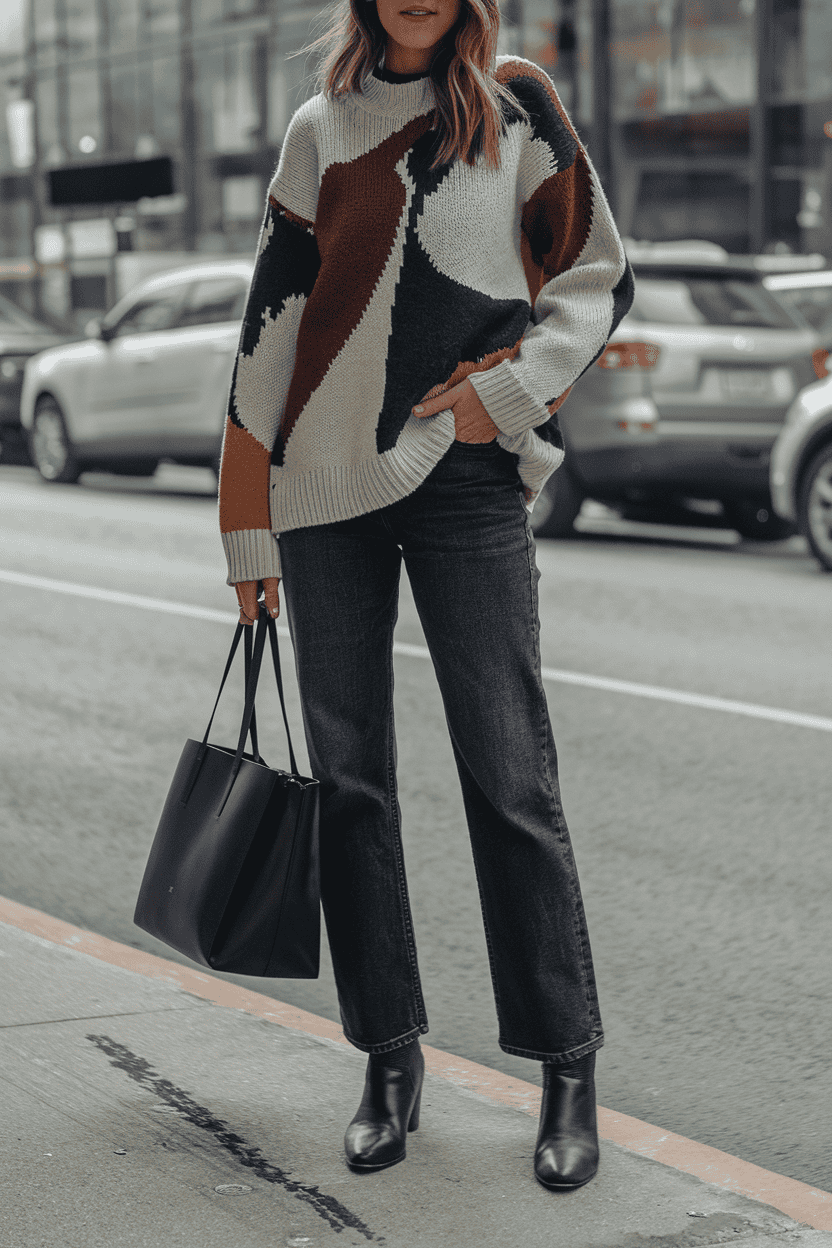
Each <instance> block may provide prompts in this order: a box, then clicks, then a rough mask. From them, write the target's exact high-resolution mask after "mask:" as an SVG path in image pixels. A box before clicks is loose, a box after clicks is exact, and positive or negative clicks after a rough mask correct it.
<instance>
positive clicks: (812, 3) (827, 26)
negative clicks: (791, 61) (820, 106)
mask: <svg viewBox="0 0 832 1248" xmlns="http://www.w3.org/2000/svg"><path fill="white" fill-rule="evenodd" d="M803 58H804V63H805V67H806V69H805V73H806V98H807V99H808V100H832V5H831V4H830V3H829V0H803ZM830 115H832V114H830Z"/></svg>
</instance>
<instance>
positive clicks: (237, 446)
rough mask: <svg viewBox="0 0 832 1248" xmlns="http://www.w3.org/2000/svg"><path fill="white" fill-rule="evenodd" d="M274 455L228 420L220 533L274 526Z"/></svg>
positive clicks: (223, 456) (222, 472) (223, 451)
mask: <svg viewBox="0 0 832 1248" xmlns="http://www.w3.org/2000/svg"><path fill="white" fill-rule="evenodd" d="M270 467H271V454H270V452H269V451H267V450H266V448H265V446H263V445H262V443H260V442H258V441H257V439H256V438H253V437H252V436H251V434H250V433H249V432H248V430H247V429H241V428H240V426H239V425H235V424H234V422H233V421H231V420H228V421H226V425H225V441H224V443H223V448H222V468H221V471H220V532H221V533H235V532H237V531H238V530H239V529H271V527H272V519H271V515H270V513H269V476H270Z"/></svg>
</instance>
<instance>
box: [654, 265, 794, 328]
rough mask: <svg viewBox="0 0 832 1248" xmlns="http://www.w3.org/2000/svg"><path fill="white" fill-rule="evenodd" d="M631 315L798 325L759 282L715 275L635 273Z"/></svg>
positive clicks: (675, 321)
mask: <svg viewBox="0 0 832 1248" xmlns="http://www.w3.org/2000/svg"><path fill="white" fill-rule="evenodd" d="M630 316H631V317H632V318H633V319H634V320H637V321H652V322H654V323H658V324H664V325H728V326H732V327H733V326H736V327H737V328H739V327H741V326H754V327H757V328H765V329H795V328H796V327H797V325H798V324H799V323H798V322H797V321H795V320H794V318H793V317H791V316H790V315H789V312H788V311H787V309H786V308H784V307H783V305H782V304H780V303H778V302H777V300H776V299H775V298H774V297H773V296H772V295H771V294H769V292H768V291H767V290H766V289H765V287H764V286H762V284H761V283H760V282H758V281H743V280H742V278H723V277H716V276H703V277H685V278H676V277H674V278H665V277H640V276H638V275H636V288H635V298H634V300H633V307H632V309H631V312H630Z"/></svg>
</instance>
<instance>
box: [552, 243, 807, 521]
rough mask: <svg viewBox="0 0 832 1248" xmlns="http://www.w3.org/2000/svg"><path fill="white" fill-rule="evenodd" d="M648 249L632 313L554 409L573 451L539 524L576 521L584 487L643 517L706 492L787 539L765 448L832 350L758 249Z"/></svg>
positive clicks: (588, 494) (638, 263) (741, 517)
mask: <svg viewBox="0 0 832 1248" xmlns="http://www.w3.org/2000/svg"><path fill="white" fill-rule="evenodd" d="M645 253H646V254H644V253H643V254H641V255H639V254H638V253H635V254H633V252H632V251H631V258H632V261H633V269H634V272H635V278H636V285H635V301H634V303H633V307H632V309H631V311H630V312H629V313H628V315H627V316H626V317H625V318H624V320H623V321H622V322H621V325H620V326H619V328H618V329H617V331H616V333H615V334H614V335H613V340H612V341H611V343H610V345H609V346H608V347H607V349H606V351H605V352H604V353H603V355H602V356H601V357H600V359H599V360H598V361H597V363H596V364H595V365H593V366H591V367H590V368H589V369H588V371H587V372H586V373H585V374H584V376H583V377H582V378H581V380H580V381H579V382H578V384H577V385H576V387H575V391H574V393H573V394H572V395H571V396H570V397H569V399H567V401H566V403H565V404H564V406H563V407H562V408H561V410H560V412H559V413H558V416H559V420H560V425H561V429H562V431H563V437H564V443H565V447H566V461H565V463H564V465H563V467H562V468H560V469H559V471H558V472H556V473H555V474H554V476H553V477H552V478H551V479H550V482H549V485H548V486H547V489H546V491H545V497H544V498H543V500H542V504H541V502H538V504H537V506H536V507H535V514H533V516H532V524H533V527H534V528H535V530H536V532H537V533H538V534H540V535H541V536H560V535H564V534H567V533H569V532H570V531H571V529H572V522H573V521H574V519H575V517H576V516H577V514H578V511H579V509H580V507H581V504H582V502H583V500H584V499H585V498H593V499H596V500H598V501H600V502H604V503H609V504H611V505H613V506H615V507H617V508H618V509H619V510H623V511H624V513H625V514H629V515H638V516H642V517H644V518H651V517H652V516H659V515H661V516H667V515H668V514H677V515H681V514H682V513H683V511H684V509H685V508H686V507H688V506H689V504H691V503H693V505H696V503H695V501H694V500H697V501H698V502H705V501H706V500H707V501H708V502H709V503H711V504H714V503H717V504H721V507H722V511H723V513H724V515H725V516H726V518H727V519H728V521H729V523H730V524H731V525H732V527H734V528H735V529H737V530H738V531H739V532H740V533H741V534H743V535H744V536H746V537H749V538H755V539H757V540H766V539H773V538H779V537H782V536H784V535H785V534H786V533H788V532H789V531H790V527H789V525H788V523H787V522H786V521H785V520H784V519H782V518H781V517H780V516H778V515H776V514H774V512H773V509H772V505H771V497H770V489H769V457H770V452H771V448H772V446H773V444H774V441H775V438H776V437H777V435H778V434H779V432H780V430H781V428H782V427H783V422H784V420H785V417H786V412H787V410H788V408H789V406H790V404H791V403H792V402H793V400H794V399H795V397H796V396H797V394H798V393H799V391H800V390H802V389H803V387H804V386H806V385H807V384H808V383H810V382H813V381H816V380H817V378H818V376H820V375H821V372H820V371H819V370H821V369H822V370H823V371H825V364H824V361H825V358H826V352H825V351H822V350H821V351H820V352H819V345H820V344H819V340H818V338H817V335H816V333H815V331H814V330H813V329H812V328H811V327H810V326H809V325H808V324H807V323H806V321H805V320H803V318H802V317H801V316H800V314H799V313H798V312H795V311H792V310H790V309H789V308H787V307H785V306H784V305H783V304H782V303H780V302H779V301H778V300H777V299H776V298H775V297H774V295H773V294H772V293H771V292H770V291H769V290H767V289H766V286H765V285H764V284H763V281H762V275H761V273H760V272H759V270H758V269H757V268H756V267H755V265H754V262H753V260H752V259H751V258H747V257H736V258H733V259H732V258H730V257H728V256H727V255H726V254H725V253H723V252H721V249H716V253H717V254H705V255H702V256H695V255H689V256H684V255H682V254H680V255H679V258H678V259H673V258H671V256H670V255H669V254H665V255H664V256H659V255H651V253H650V249H649V248H646V249H645Z"/></svg>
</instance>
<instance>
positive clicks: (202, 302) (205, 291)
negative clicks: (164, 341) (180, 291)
mask: <svg viewBox="0 0 832 1248" xmlns="http://www.w3.org/2000/svg"><path fill="white" fill-rule="evenodd" d="M247 293H248V288H247V286H246V285H245V284H244V283H243V282H242V281H240V279H239V278H238V277H215V278H211V279H206V280H205V281H202V282H197V283H196V285H195V286H194V288H193V290H192V291H191V293H190V294H189V296H188V298H187V300H186V302H185V306H184V307H183V308H182V311H181V312H180V313H179V316H178V317H177V321H176V324H177V326H183V325H214V324H216V323H218V322H220V321H239V320H241V319H242V316H243V312H244V311H245V304H246V294H247Z"/></svg>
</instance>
